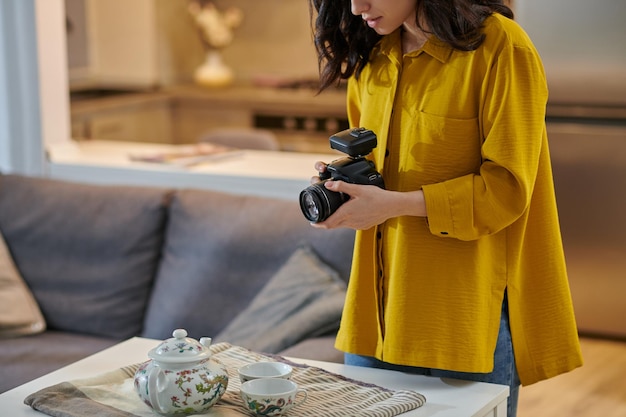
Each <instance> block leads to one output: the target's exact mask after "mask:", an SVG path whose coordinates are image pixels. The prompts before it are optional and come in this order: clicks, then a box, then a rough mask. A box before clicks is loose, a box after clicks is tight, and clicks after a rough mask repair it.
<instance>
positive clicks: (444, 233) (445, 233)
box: [439, 232, 448, 235]
mask: <svg viewBox="0 0 626 417" xmlns="http://www.w3.org/2000/svg"><path fill="white" fill-rule="evenodd" d="M439 233H441V234H442V235H447V234H448V232H439Z"/></svg>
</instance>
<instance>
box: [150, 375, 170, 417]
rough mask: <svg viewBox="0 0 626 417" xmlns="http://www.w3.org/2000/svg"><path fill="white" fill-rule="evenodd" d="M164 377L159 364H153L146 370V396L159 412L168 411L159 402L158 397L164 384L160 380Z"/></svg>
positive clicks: (164, 412)
mask: <svg viewBox="0 0 626 417" xmlns="http://www.w3.org/2000/svg"><path fill="white" fill-rule="evenodd" d="M163 378H166V376H165V372H163V370H162V369H161V367H160V366H153V367H152V369H150V371H149V372H148V397H149V398H150V404H152V407H153V408H154V409H155V410H156V411H157V412H159V413H161V414H166V413H167V412H168V410H167V408H164V407H163V406H162V405H161V403H160V402H159V397H160V395H159V394H161V393H162V392H163V391H164V390H165V389H164V387H165V386H166V384H165V383H164V382H163V381H162V379H163Z"/></svg>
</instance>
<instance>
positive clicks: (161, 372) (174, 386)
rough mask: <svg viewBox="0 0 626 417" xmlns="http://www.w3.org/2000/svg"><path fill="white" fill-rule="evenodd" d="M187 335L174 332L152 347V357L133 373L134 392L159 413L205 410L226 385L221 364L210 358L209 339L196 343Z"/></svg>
mask: <svg viewBox="0 0 626 417" xmlns="http://www.w3.org/2000/svg"><path fill="white" fill-rule="evenodd" d="M186 336H187V332H186V331H184V330H182V329H177V330H176V331H174V338H173V339H168V340H166V341H164V342H163V343H161V344H160V345H159V346H157V347H156V348H155V349H152V350H151V351H150V352H149V353H148V356H150V357H151V358H152V359H151V360H149V361H147V362H145V363H143V364H142V365H141V366H140V367H139V369H137V371H136V372H135V379H134V385H135V390H136V391H137V394H138V395H139V397H140V398H141V400H142V401H143V402H144V403H145V404H146V405H147V406H148V407H150V408H151V409H153V410H154V411H156V412H157V413H159V414H163V415H178V414H199V413H206V412H208V411H209V409H210V408H211V407H212V406H213V405H214V404H215V403H217V401H219V400H220V399H221V398H222V396H223V395H224V393H225V392H226V388H227V387H228V373H227V372H226V369H225V367H224V365H223V364H222V363H221V362H219V361H217V360H213V359H210V351H209V349H208V345H209V344H210V339H209V338H202V339H201V341H200V343H198V342H197V341H195V340H193V339H189V338H186Z"/></svg>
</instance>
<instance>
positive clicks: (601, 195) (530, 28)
mask: <svg viewBox="0 0 626 417" xmlns="http://www.w3.org/2000/svg"><path fill="white" fill-rule="evenodd" d="M57 1H60V0H33V1H30V2H28V1H26V0H24V1H22V0H19V1H16V0H14V1H11V0H3V2H2V3H0V23H2V24H3V25H4V27H0V33H1V34H3V35H5V36H4V39H0V61H1V60H2V58H3V57H4V56H8V57H9V58H8V59H5V61H4V63H0V64H2V65H0V81H2V77H3V76H5V75H6V78H7V79H10V78H19V76H21V75H22V74H25V73H28V72H29V71H34V70H33V69H32V68H31V67H32V66H33V65H28V64H29V63H30V62H32V61H28V59H26V60H24V59H23V57H24V56H26V57H27V58H28V56H27V55H25V52H24V51H25V49H24V48H22V46H23V45H26V47H29V46H30V47H32V45H35V47H36V46H37V45H36V42H35V40H33V39H31V37H32V36H33V35H32V32H33V31H32V30H30V28H29V27H28V25H25V27H22V26H24V25H23V23H24V22H26V23H28V22H29V15H30V14H31V13H32V10H31V6H29V4H30V3H32V4H35V5H36V7H35V9H37V10H35V11H36V13H32V14H35V15H36V16H37V23H35V26H36V27H37V28H38V31H39V34H38V36H39V43H40V45H39V54H38V55H36V56H37V57H38V59H39V65H40V70H39V71H40V72H39V75H38V78H37V75H28V74H27V76H26V78H25V79H26V80H29V79H32V78H35V79H38V80H39V82H40V83H41V86H42V91H43V90H45V91H44V92H41V93H37V92H35V93H31V90H30V89H29V86H30V84H29V83H28V82H23V81H20V82H16V83H14V84H12V83H9V82H7V83H5V84H6V85H4V84H3V85H0V87H6V88H7V90H8V94H7V95H6V97H8V99H7V100H6V103H5V102H4V101H2V100H0V121H2V120H5V119H6V120H9V121H11V122H14V120H12V119H16V120H17V119H18V118H24V121H23V123H22V125H21V126H23V127H22V128H21V129H22V131H19V129H16V130H18V133H19V134H18V135H17V136H19V137H20V138H22V142H24V143H23V144H22V145H21V147H20V145H17V146H16V147H15V149H14V148H13V146H14V144H11V145H10V146H9V145H8V144H7V143H3V142H2V135H0V150H4V149H9V150H10V151H11V152H12V153H13V155H14V157H13V160H12V159H11V157H9V158H7V157H6V156H5V155H0V168H1V167H2V165H3V164H4V165H7V162H8V165H9V166H10V164H11V162H14V161H17V162H18V163H20V161H22V160H25V161H26V162H25V163H24V164H22V165H24V166H26V168H29V169H30V167H34V168H33V169H32V170H33V171H37V169H40V168H39V165H42V166H45V169H47V170H48V171H47V172H48V175H52V176H54V174H55V172H56V173H57V174H58V173H59V172H60V171H61V169H64V170H65V171H64V172H71V173H73V174H72V175H74V177H75V178H76V179H77V180H84V179H86V178H87V177H89V175H87V174H89V173H90V171H89V169H90V166H91V164H92V162H91V161H92V160H93V161H95V160H96V158H95V156H93V155H91V154H90V155H89V157H90V158H91V157H92V156H93V159H89V160H88V159H84V158H87V157H86V155H87V150H88V149H87V147H84V148H82V147H81V144H88V143H95V142H98V141H106V142H107V144H110V143H111V142H112V143H114V144H115V145H117V144H118V143H119V144H120V145H119V146H120V147H122V145H123V144H128V143H142V144H175V145H176V144H193V143H197V142H198V141H199V140H201V138H202V137H203V135H205V134H206V133H207V132H210V131H212V130H214V129H224V128H230V129H249V130H256V129H262V130H265V131H270V132H271V133H272V134H273V135H274V136H275V137H276V138H277V140H278V143H279V149H280V151H293V152H298V154H301V155H303V154H308V153H312V152H315V153H318V152H329V149H328V135H329V134H330V133H334V132H336V131H338V130H341V129H343V128H345V127H347V121H346V117H345V91H344V89H343V86H339V87H338V88H336V89H332V90H331V91H327V92H324V93H323V94H321V95H315V89H314V84H315V80H316V78H317V61H316V58H315V53H314V48H313V44H312V39H311V32H310V24H309V16H308V2H307V1H306V0H215V1H214V3H215V5H216V6H217V7H218V9H220V10H224V9H226V8H227V7H232V6H234V7H238V8H240V9H241V10H242V11H243V15H244V18H243V21H242V23H241V25H240V26H239V27H238V28H236V29H235V37H234V40H233V42H232V43H231V44H230V45H229V46H227V47H226V48H225V49H224V50H223V51H222V52H223V53H222V56H223V60H224V61H225V62H226V64H228V65H229V66H230V67H231V68H232V69H233V71H234V74H235V80H234V82H233V84H232V85H230V86H225V87H221V88H207V87H204V86H200V85H197V84H196V83H194V80H193V72H194V71H195V69H196V68H197V67H198V66H199V65H200V64H201V63H202V62H203V60H204V58H205V50H204V49H203V46H202V42H201V40H200V37H199V34H198V29H197V27H196V26H195V24H194V22H193V20H192V18H191V16H190V14H189V12H188V10H187V7H188V4H189V1H188V0H130V1H128V0H65V3H64V4H65V10H64V11H63V12H64V14H65V16H64V17H65V19H64V17H63V16H61V14H62V13H58V14H59V16H56V15H55V14H56V10H57V9H58V7H56V8H55V7H52V6H51V5H53V4H55V3H56V2H57ZM39 9H42V10H43V9H45V10H44V12H40V11H38V10H39ZM514 10H515V13H516V19H517V21H518V22H520V24H521V25H522V26H523V27H524V28H525V29H526V30H527V32H528V33H529V35H530V36H531V38H532V39H533V41H534V42H535V44H536V46H537V48H538V49H539V52H540V53H541V55H542V58H543V60H544V64H545V67H546V72H547V76H548V83H549V87H550V101H549V103H548V109H547V124H548V131H549V136H550V144H551V155H552V161H553V166H554V176H555V185H556V192H557V199H558V204H559V209H560V222H561V226H562V230H563V239H564V245H565V251H566V256H567V262H568V268H569V274H570V282H571V287H572V294H573V298H574V303H575V307H576V313H577V320H578V324H579V328H580V330H581V333H583V334H586V335H600V336H602V337H608V338H618V339H622V340H626V322H625V321H624V320H623V319H622V317H624V315H625V313H626V304H625V303H624V302H623V297H624V295H625V294H626V220H625V219H624V213H626V48H625V47H624V42H625V41H626V25H625V24H624V22H625V21H626V1H624V0H595V1H589V0H550V1H544V0H515V2H514ZM49 11H52V13H49V14H50V15H46V13H47V12H49ZM15 16H17V17H18V19H14V17H15ZM57 17H58V19H57ZM62 21H64V24H65V27H64V28H63V29H62V28H61V27H60V26H61V25H62V24H63V23H61V22H62ZM16 22H17V23H16ZM57 22H58V23H57ZM56 26H59V28H58V30H56V29H55V27H56ZM61 31H62V32H61ZM13 33H18V34H21V35H20V36H19V37H16V39H15V42H13V41H12V40H11V39H10V36H13ZM44 33H45V34H44ZM7 34H8V35H7ZM24 34H26V36H23V35H24ZM57 35H59V36H58V37H59V38H60V37H63V38H64V37H65V36H67V78H68V80H67V90H68V91H67V95H68V96H69V100H68V101H69V113H70V115H69V117H68V118H71V123H69V124H70V125H71V138H72V139H73V140H67V135H65V134H64V132H65V130H70V129H69V128H68V126H65V124H64V123H63V120H61V119H65V115H64V106H63V105H62V104H63V103H61V101H60V98H59V96H60V94H56V92H57V90H58V89H59V88H62V89H63V91H62V92H63V95H65V90H66V85H65V84H63V83H60V82H58V77H57V78H54V72H55V71H56V70H57V69H58V68H56V67H55V63H56V62H57V61H56V60H58V59H59V57H58V56H59V55H61V53H58V52H57V51H58V48H57V49H55V48H52V47H51V46H54V47H56V46H58V45H57V44H58V42H57V43H56V44H54V41H55V39H53V38H55V37H57ZM46 36H48V38H50V39H47V38H46ZM42 37H43V39H41V38H42ZM63 40H64V39H63ZM48 41H49V44H48V45H46V42H48ZM29 42H30V43H29ZM14 44H15V45H17V46H15V47H14V46H13V45H14ZM3 48H4V49H3ZM47 51H54V52H53V53H51V54H48V55H46V52H47ZM63 58H64V59H65V56H63ZM22 60H24V62H26V65H22V66H21V67H20V66H19V65H18V64H19V63H20V62H22ZM35 64H37V63H36V62H35ZM42 65H43V67H42ZM64 65H65V64H64V62H63V63H61V66H64ZM35 66H36V65H35ZM63 69H64V70H65V68H63ZM64 72H65V71H63V73H64ZM28 77H31V78H28ZM46 77H49V78H46ZM50 79H51V80H52V81H50ZM19 89H22V90H23V91H26V93H28V94H33V95H34V96H37V97H39V98H40V99H41V101H42V107H43V108H44V111H43V112H42V115H41V120H42V122H41V124H42V127H41V129H42V131H43V135H38V132H37V131H35V127H36V126H35V123H30V122H29V121H30V119H26V117H27V116H29V112H33V113H34V112H35V110H36V109H35V107H34V106H31V107H28V104H29V101H28V100H26V101H25V102H24V103H22V102H21V101H20V97H21V96H20V95H18V94H16V93H15V90H19ZM50 91H52V94H50ZM46 92H47V93H46ZM28 94H27V95H26V98H27V99H28V98H29V97H31V96H29V95H28ZM37 94H39V95H37ZM0 96H2V94H0ZM34 102H36V100H34ZM37 104H38V102H37ZM20 109H27V110H28V111H22V110H20ZM57 110H62V111H61V112H60V113H58V114H57V113H55V112H56V111H57ZM4 115H8V117H5V116H4ZM12 116H14V117H12ZM3 117H5V119H3ZM32 117H33V120H36V121H38V120H39V119H38V116H37V115H35V116H32ZM5 128H6V126H2V125H0V134H1V133H3V129H5ZM49 132H52V134H49ZM21 133H24V134H21ZM9 136H11V135H10V134H6V135H5V137H9ZM13 136H15V135H13ZM40 136H43V137H44V139H43V140H42V139H40ZM47 136H49V137H51V138H52V139H49V138H48V139H46V137H47ZM33 138H34V139H33ZM5 142H7V141H6V140H5ZM42 142H43V143H42ZM63 142H71V143H72V144H73V145H76V146H67V145H68V144H66V143H63ZM53 145H54V146H53ZM107 146H110V145H107ZM38 147H40V148H43V149H44V152H45V155H46V158H47V159H46V160H45V161H41V158H40V157H39V156H38V152H39V151H40V149H38ZM55 148H58V149H56V151H55V152H51V150H55ZM94 149H95V148H94ZM61 151H62V152H61ZM44 152H39V153H41V154H43V153H44ZM280 153H281V154H282V152H280ZM22 154H24V155H27V156H28V155H34V157H30V158H22ZM290 155H295V154H290ZM59 156H63V158H65V159H64V160H62V161H61V160H60V159H59ZM96 156H97V155H96ZM55 158H56V159H55ZM71 158H74V159H73V160H72V159H71ZM81 158H83V159H81ZM100 159H101V160H102V159H103V158H100ZM68 161H69V162H68ZM98 163H100V162H98ZM125 163H126V164H127V165H125V166H124V167H125V168H129V169H131V168H132V173H133V175H134V176H133V177H132V178H133V180H138V178H140V177H141V173H142V172H144V171H147V169H145V170H141V169H137V168H136V167H134V166H129V165H130V163H129V162H127V161H125ZM101 165H102V166H100V167H99V168H100V169H99V170H97V169H95V168H94V167H93V166H91V168H92V169H91V171H92V172H94V173H95V174H94V175H92V177H91V178H95V179H97V180H98V181H100V182H102V181H105V180H106V179H107V177H106V175H110V176H111V178H116V179H117V178H120V176H119V175H118V176H116V175H117V173H119V172H122V170H121V169H117V168H116V167H111V165H110V163H109V165H106V166H105V165H104V162H103V163H102V164H101ZM75 167H81V169H82V170H81V171H78V170H73V171H72V170H70V168H75ZM219 168H220V167H217V166H215V167H206V169H205V170H206V171H207V172H208V171H209V170H210V169H213V170H214V171H211V175H218V176H219ZM271 168H272V169H274V170H280V169H281V168H282V167H280V166H273V167H271ZM301 170H303V171H304V172H307V173H308V172H309V171H308V170H309V168H308V163H307V166H306V167H303V168H301ZM78 172H80V174H75V173H78ZM123 172H125V174H124V175H127V173H128V172H131V171H128V170H127V171H123ZM188 173H189V175H188V176H186V177H184V178H185V179H186V180H189V181H191V180H190V178H191V177H200V179H199V180H197V183H200V182H202V183H203V184H205V183H208V181H209V179H210V178H213V179H214V178H215V177H210V178H209V175H208V174H206V175H205V176H202V174H203V172H201V170H200V169H198V170H190V171H189V172H188ZM216 173H217V174H216ZM152 175H153V178H154V179H155V180H158V181H165V180H166V179H170V180H171V179H172V178H183V176H182V174H181V173H179V172H173V171H167V172H165V171H163V172H152ZM306 175H308V174H306ZM96 177H97V178H96ZM302 177H303V178H304V176H303V175H302ZM126 178H127V177H124V180H125V179H126ZM128 178H130V177H128ZM194 181H196V180H195V179H194ZM195 183H196V182H194V184H195ZM274 188H276V187H274ZM294 195H296V194H294Z"/></svg>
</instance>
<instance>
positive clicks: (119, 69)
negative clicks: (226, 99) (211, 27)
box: [65, 0, 204, 91]
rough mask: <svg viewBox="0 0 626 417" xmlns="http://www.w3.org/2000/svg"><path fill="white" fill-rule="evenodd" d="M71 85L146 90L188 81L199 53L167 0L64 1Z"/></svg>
mask: <svg viewBox="0 0 626 417" xmlns="http://www.w3.org/2000/svg"><path fill="white" fill-rule="evenodd" d="M65 11H66V18H67V51H68V64H69V81H70V88H71V89H72V90H73V91H76V90H83V89H87V88H92V87H97V88H133V89H150V88H154V87H158V86H162V85H167V84H170V83H176V82H180V81H181V80H188V79H189V78H190V77H191V75H190V74H192V73H193V70H194V69H195V67H196V66H197V65H198V64H199V62H201V60H202V57H203V55H204V52H203V49H202V45H201V44H200V41H199V39H198V34H197V31H196V28H195V26H194V25H193V23H192V21H191V18H190V16H189V13H188V12H187V2H184V1H171V0H132V1H127V0H65Z"/></svg>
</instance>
